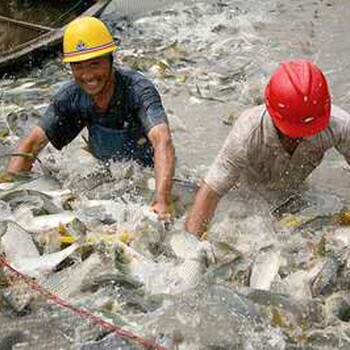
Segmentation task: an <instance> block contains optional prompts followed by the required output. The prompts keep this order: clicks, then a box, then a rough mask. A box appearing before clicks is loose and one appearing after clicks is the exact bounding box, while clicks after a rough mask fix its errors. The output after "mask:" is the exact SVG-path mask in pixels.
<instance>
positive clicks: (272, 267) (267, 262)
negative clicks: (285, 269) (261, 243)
mask: <svg viewBox="0 0 350 350" xmlns="http://www.w3.org/2000/svg"><path fill="white" fill-rule="evenodd" d="M280 265H281V257H280V253H279V251H278V250H277V251H276V248H274V247H273V246H272V247H268V248H265V249H262V250H260V251H259V252H258V254H257V256H256V257H255V260H254V263H253V266H252V270H251V276H250V281H249V285H250V287H251V288H254V289H263V290H269V289H270V288H271V284H272V282H273V281H274V280H275V279H276V278H277V277H278V270H279V267H280Z"/></svg>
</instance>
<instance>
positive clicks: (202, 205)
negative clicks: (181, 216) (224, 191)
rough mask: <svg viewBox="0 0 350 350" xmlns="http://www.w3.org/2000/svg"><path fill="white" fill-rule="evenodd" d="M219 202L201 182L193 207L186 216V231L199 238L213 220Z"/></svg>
mask: <svg viewBox="0 0 350 350" xmlns="http://www.w3.org/2000/svg"><path fill="white" fill-rule="evenodd" d="M219 200H220V197H219V195H218V194H217V193H216V192H215V191H214V190H213V189H211V188H210V187H209V186H208V185H207V184H206V183H205V182H204V181H202V184H201V186H200V188H199V190H198V193H197V195H196V199H195V202H194V205H193V207H192V209H191V210H190V213H189V214H188V216H187V220H186V226H185V229H186V231H188V232H191V233H194V234H197V235H199V236H201V235H202V233H203V232H205V231H206V229H207V226H208V224H209V223H210V221H211V219H212V218H213V216H214V213H215V209H216V207H217V205H218V203H219Z"/></svg>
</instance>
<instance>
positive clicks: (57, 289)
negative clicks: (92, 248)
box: [39, 252, 112, 299]
mask: <svg viewBox="0 0 350 350" xmlns="http://www.w3.org/2000/svg"><path fill="white" fill-rule="evenodd" d="M111 270H112V262H111V260H109V259H107V258H106V257H105V256H104V255H103V254H101V253H100V252H94V253H92V254H91V255H90V256H89V257H87V258H86V259H85V260H83V261H82V262H79V263H76V264H75V265H73V266H70V267H67V268H65V269H63V270H61V271H58V272H56V273H54V274H51V275H49V276H42V278H40V280H39V281H40V284H41V286H42V287H43V288H45V289H47V290H49V291H50V292H51V293H54V294H56V295H58V296H59V297H61V298H63V299H68V298H74V297H75V296H77V295H79V293H80V292H81V291H82V289H84V288H85V289H86V288H88V287H87V286H91V283H93V282H94V281H95V278H97V277H98V275H99V274H101V273H104V274H106V273H108V271H111Z"/></svg>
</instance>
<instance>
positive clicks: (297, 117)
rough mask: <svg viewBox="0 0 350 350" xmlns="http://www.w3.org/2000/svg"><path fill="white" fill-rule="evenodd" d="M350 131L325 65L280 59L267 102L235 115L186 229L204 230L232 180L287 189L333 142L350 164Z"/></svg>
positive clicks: (256, 186) (303, 176)
mask: <svg viewBox="0 0 350 350" xmlns="http://www.w3.org/2000/svg"><path fill="white" fill-rule="evenodd" d="M349 135H350V115H349V114H348V113H346V112H345V111H343V110H342V109H340V108H338V107H336V106H334V105H333V106H331V99H330V94H329V91H328V86H327V81H326V78H325V77H324V75H323V73H322V71H321V70H320V69H319V68H318V67H317V66H316V65H315V64H313V63H312V62H310V61H307V60H304V59H298V60H292V61H286V62H283V63H281V64H280V66H279V67H278V68H277V70H276V71H275V72H274V73H273V75H272V77H271V79H270V81H269V83H268V85H267V87H266V89H265V105H261V106H257V107H254V108H252V109H249V110H246V111H245V112H243V114H242V115H241V116H240V117H239V118H238V119H237V121H236V122H235V124H234V126H233V128H232V130H231V132H230V134H229V136H228V137H227V139H226V141H225V143H224V145H223V147H222V149H221V150H220V152H219V154H218V156H217V157H216V160H215V162H214V164H213V165H212V166H211V168H210V170H209V172H208V173H207V175H206V176H205V178H204V179H203V181H202V184H201V186H200V189H199V191H198V193H197V196H196V199H195V203H194V205H193V207H192V209H191V211H190V213H189V215H188V218H187V221H186V229H187V231H189V232H192V233H196V234H199V235H200V234H202V233H203V232H204V231H205V230H206V227H207V225H208V224H209V222H210V220H211V218H212V217H213V215H214V212H215V209H216V206H217V204H218V202H219V200H220V198H221V197H222V196H223V195H224V194H225V193H226V192H227V191H228V190H229V189H230V188H231V187H232V186H238V185H239V186H240V187H241V186H242V185H246V186H248V188H249V189H252V190H253V191H259V189H261V185H262V186H263V190H264V191H266V192H268V191H269V190H271V191H275V192H276V191H277V192H278V193H281V192H282V193H283V192H284V193H288V191H291V190H294V189H296V188H298V187H300V184H302V183H303V181H304V180H305V179H306V178H307V177H308V175H309V174H310V173H311V172H312V171H313V170H314V169H315V168H316V167H317V166H318V165H319V164H320V163H321V160H322V158H323V155H324V154H325V152H326V151H327V150H328V149H330V148H332V147H335V148H336V149H337V150H338V151H339V152H340V153H341V154H342V155H343V156H344V157H345V159H346V161H347V162H348V163H349V164H350V138H349Z"/></svg>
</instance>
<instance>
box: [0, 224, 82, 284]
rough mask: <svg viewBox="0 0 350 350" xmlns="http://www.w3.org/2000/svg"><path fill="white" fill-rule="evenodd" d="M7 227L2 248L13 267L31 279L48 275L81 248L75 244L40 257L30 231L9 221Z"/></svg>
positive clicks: (2, 239)
mask: <svg viewBox="0 0 350 350" xmlns="http://www.w3.org/2000/svg"><path fill="white" fill-rule="evenodd" d="M2 225H4V222H2ZM5 225H6V233H5V234H4V235H3V236H2V238H1V248H2V250H3V252H4V253H5V255H6V257H7V259H8V261H9V262H10V264H11V266H13V267H14V268H15V269H17V270H18V271H19V272H21V273H23V274H25V275H27V276H29V277H33V278H38V277H40V276H43V275H46V274H48V273H49V272H51V271H52V270H53V269H54V268H55V267H56V266H57V265H59V264H60V263H61V262H62V261H63V260H65V259H66V258H67V257H68V256H70V255H71V254H72V253H73V252H74V251H75V250H76V249H77V248H78V247H79V245H78V244H77V243H74V244H72V245H70V246H69V247H67V248H65V249H63V250H61V251H59V252H56V253H52V254H45V255H40V254H39V251H38V249H37V247H36V245H35V243H34V240H33V238H32V237H31V235H30V233H29V232H28V231H26V230H25V229H24V228H23V227H21V226H20V225H18V224H17V223H15V222H11V221H8V222H6V223H5Z"/></svg>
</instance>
